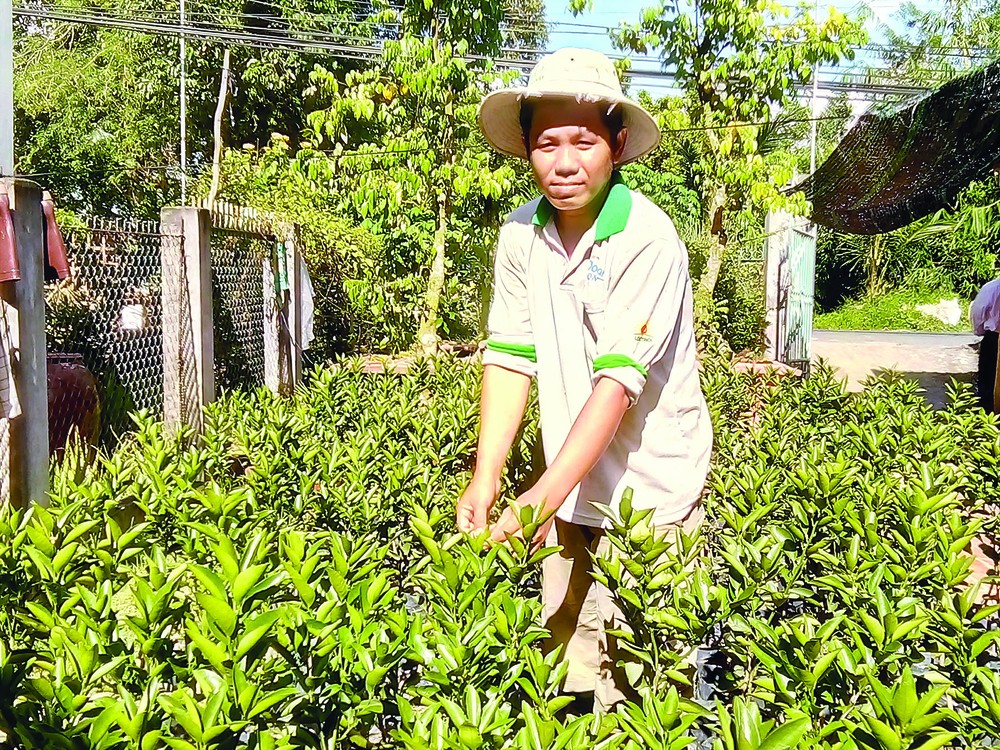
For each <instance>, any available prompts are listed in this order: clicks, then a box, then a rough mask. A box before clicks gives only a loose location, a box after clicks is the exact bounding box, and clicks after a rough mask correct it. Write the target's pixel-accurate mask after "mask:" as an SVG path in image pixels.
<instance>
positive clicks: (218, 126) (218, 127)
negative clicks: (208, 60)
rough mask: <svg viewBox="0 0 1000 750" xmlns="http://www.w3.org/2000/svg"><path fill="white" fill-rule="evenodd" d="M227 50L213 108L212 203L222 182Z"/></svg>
mask: <svg viewBox="0 0 1000 750" xmlns="http://www.w3.org/2000/svg"><path fill="white" fill-rule="evenodd" d="M229 56H230V53H229V48H228V47H226V51H225V54H224V55H223V56H222V80H221V81H220V82H219V103H218V104H217V105H216V107H215V122H214V123H213V134H214V137H215V148H214V149H213V151H212V186H211V187H210V188H209V190H208V202H209V203H213V202H214V201H215V199H216V197H217V196H218V194H219V184H220V183H221V182H222V123H223V120H225V115H226V105H227V104H228V103H229Z"/></svg>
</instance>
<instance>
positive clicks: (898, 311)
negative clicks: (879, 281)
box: [813, 288, 969, 333]
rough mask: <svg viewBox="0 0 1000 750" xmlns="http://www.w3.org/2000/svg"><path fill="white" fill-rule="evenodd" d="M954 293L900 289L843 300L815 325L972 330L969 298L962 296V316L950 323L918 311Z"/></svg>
mask: <svg viewBox="0 0 1000 750" xmlns="http://www.w3.org/2000/svg"><path fill="white" fill-rule="evenodd" d="M942 299H955V295H954V294H952V293H950V292H947V291H941V290H916V289H909V288H906V289H898V290H896V291H893V292H889V293H887V294H884V295H880V296H878V297H867V298H864V299H860V300H853V301H849V302H846V303H844V304H843V305H841V306H840V307H838V308H837V309H836V310H832V311H831V312H828V313H822V314H820V315H817V316H816V317H815V318H814V319H813V325H815V327H816V328H826V329H831V330H842V331H927V332H934V331H945V332H946V331H954V332H965V333H967V332H968V331H969V301H968V300H962V299H959V304H960V305H961V307H962V318H961V320H960V321H959V323H958V325H955V326H950V325H948V324H947V323H945V322H944V321H942V320H940V319H938V318H935V317H934V316H933V315H926V314H924V313H922V312H920V311H919V310H917V305H926V304H931V305H933V304H937V303H938V302H940V301H941V300H942Z"/></svg>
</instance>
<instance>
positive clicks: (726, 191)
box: [571, 0, 866, 306]
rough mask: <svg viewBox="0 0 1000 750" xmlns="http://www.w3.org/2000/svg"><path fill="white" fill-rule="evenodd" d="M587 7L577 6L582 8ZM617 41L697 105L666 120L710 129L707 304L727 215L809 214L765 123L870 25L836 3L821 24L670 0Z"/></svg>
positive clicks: (777, 12)
mask: <svg viewBox="0 0 1000 750" xmlns="http://www.w3.org/2000/svg"><path fill="white" fill-rule="evenodd" d="M586 5H587V0H572V2H571V7H572V8H573V9H574V11H577V12H580V11H582V10H583V9H584V7H585V6H586ZM613 37H614V39H615V41H616V43H617V44H618V45H619V46H620V47H621V48H622V49H627V50H631V51H634V52H637V53H644V54H648V53H649V52H650V51H652V52H654V53H655V54H656V55H657V56H658V57H659V58H660V60H661V61H662V65H663V69H664V70H665V71H668V72H670V73H671V74H672V75H673V77H674V80H675V81H676V84H677V86H678V88H679V89H681V90H682V91H683V93H684V95H685V96H686V97H687V101H688V103H689V106H688V107H687V108H686V110H685V111H684V112H683V113H678V114H676V115H675V116H674V118H673V122H669V123H666V124H667V125H668V126H669V127H674V128H692V129H695V130H698V131H700V134H701V135H700V141H701V144H700V146H701V147H700V149H699V153H698V157H697V158H698V162H697V164H696V165H695V168H694V170H695V172H696V173H697V176H698V187H699V192H700V194H701V200H702V210H703V233H704V235H705V239H706V242H707V245H708V258H707V264H706V268H705V273H704V274H703V275H702V277H701V281H700V283H699V289H698V295H697V296H698V298H699V303H700V305H701V306H706V305H708V304H709V303H710V300H711V297H712V293H713V291H714V289H715V285H716V282H717V281H718V278H719V272H720V269H721V267H722V261H723V259H724V257H725V253H726V245H727V242H728V237H727V232H726V227H727V224H728V222H727V212H734V211H735V212H742V211H748V210H753V209H754V208H755V207H760V206H766V207H770V208H785V209H788V210H792V211H795V212H797V213H804V212H805V210H806V205H805V200H804V198H803V197H802V196H801V195H792V196H786V195H784V194H783V193H782V192H781V190H782V188H784V187H785V185H786V183H787V182H789V181H790V180H791V179H792V177H793V175H794V171H793V169H792V168H791V165H788V164H785V165H783V166H781V167H778V166H776V165H775V164H768V163H766V161H765V159H764V157H763V155H762V154H761V152H760V138H761V134H762V129H761V127H760V125H759V123H766V122H768V121H770V120H772V119H773V113H774V112H776V111H778V110H780V109H781V108H782V107H784V106H786V105H787V104H788V103H790V102H792V101H794V100H795V98H796V96H797V95H798V91H797V89H798V88H800V87H803V86H805V85H806V84H808V83H809V82H810V81H811V80H812V77H813V67H814V66H815V65H819V64H833V63H837V62H839V61H840V60H842V59H844V58H848V59H850V58H852V57H853V51H852V45H856V44H859V43H862V42H863V41H864V40H865V38H866V37H865V34H864V31H863V29H862V28H861V26H860V24H859V23H858V22H856V21H855V20H852V19H849V18H847V17H846V16H845V15H844V14H843V13H841V12H840V11H839V10H837V9H835V8H831V9H830V11H829V14H828V16H827V17H826V18H825V19H824V20H822V21H818V20H817V19H814V18H813V16H812V15H811V14H810V13H809V12H808V11H806V10H803V9H795V10H793V9H790V8H788V7H786V6H784V5H781V4H780V3H778V2H774V0H755V1H754V2H750V3H746V2H743V1H742V0H689V1H688V2H682V1H681V0H661V2H659V3H657V4H655V5H653V6H652V7H649V8H647V9H646V10H644V11H643V14H642V20H641V21H640V22H639V23H638V24H634V25H628V24H625V25H622V26H621V27H620V28H619V29H618V30H617V31H616V32H615V33H614V34H613Z"/></svg>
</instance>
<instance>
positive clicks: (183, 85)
mask: <svg viewBox="0 0 1000 750" xmlns="http://www.w3.org/2000/svg"><path fill="white" fill-rule="evenodd" d="M8 1H9V0H0V2H8ZM184 11H185V8H184V0H181V205H182V206H186V205H187V34H186V33H185V32H186V31H187V28H186V27H187V14H186V13H185V12H184Z"/></svg>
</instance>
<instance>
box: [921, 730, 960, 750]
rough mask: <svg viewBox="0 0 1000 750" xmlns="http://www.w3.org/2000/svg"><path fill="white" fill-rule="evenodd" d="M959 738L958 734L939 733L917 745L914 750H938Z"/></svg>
mask: <svg viewBox="0 0 1000 750" xmlns="http://www.w3.org/2000/svg"><path fill="white" fill-rule="evenodd" d="M958 736H959V734H958V732H941V733H940V734H935V735H934V736H933V737H931V738H930V739H929V740H927V741H926V742H924V743H923V744H921V745H918V746H917V747H916V748H914V750H939V748H942V747H944V746H945V745H947V744H948V743H949V742H951V741H952V740H954V739H956V738H957V737H958Z"/></svg>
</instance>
